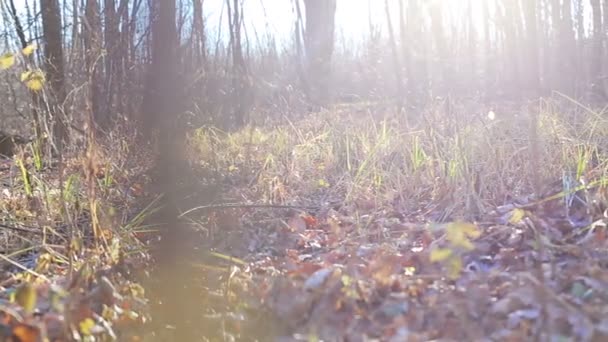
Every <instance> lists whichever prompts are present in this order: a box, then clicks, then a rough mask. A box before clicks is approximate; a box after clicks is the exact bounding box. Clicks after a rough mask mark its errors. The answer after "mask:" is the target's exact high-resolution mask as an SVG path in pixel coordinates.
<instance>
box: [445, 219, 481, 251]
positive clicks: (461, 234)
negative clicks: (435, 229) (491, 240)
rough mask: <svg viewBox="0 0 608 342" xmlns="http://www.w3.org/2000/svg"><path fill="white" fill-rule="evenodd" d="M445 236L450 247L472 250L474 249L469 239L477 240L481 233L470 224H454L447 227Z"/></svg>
mask: <svg viewBox="0 0 608 342" xmlns="http://www.w3.org/2000/svg"><path fill="white" fill-rule="evenodd" d="M446 235H447V239H448V241H450V243H451V244H452V246H454V247H462V248H464V249H467V250H472V249H474V248H475V247H474V246H473V244H472V243H471V241H470V240H469V239H476V238H478V237H479V236H480V235H481V232H480V231H479V229H477V226H475V225H474V224H472V223H464V222H454V223H450V224H449V225H448V227H447V232H446Z"/></svg>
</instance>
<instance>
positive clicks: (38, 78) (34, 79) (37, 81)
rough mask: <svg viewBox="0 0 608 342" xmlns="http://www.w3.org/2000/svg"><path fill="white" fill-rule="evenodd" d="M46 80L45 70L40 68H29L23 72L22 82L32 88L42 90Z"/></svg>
mask: <svg viewBox="0 0 608 342" xmlns="http://www.w3.org/2000/svg"><path fill="white" fill-rule="evenodd" d="M45 81H46V78H45V76H44V72H42V70H40V69H36V70H27V71H24V72H23V73H21V82H23V83H25V85H26V86H27V87H28V88H29V89H30V90H33V91H40V90H42V87H43V86H44V82H45Z"/></svg>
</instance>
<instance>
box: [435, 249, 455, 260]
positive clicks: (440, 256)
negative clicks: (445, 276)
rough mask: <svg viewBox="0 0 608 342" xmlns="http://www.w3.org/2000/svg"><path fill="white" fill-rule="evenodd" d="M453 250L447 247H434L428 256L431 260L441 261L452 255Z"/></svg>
mask: <svg viewBox="0 0 608 342" xmlns="http://www.w3.org/2000/svg"><path fill="white" fill-rule="evenodd" d="M452 254H453V252H452V250H451V249H449V248H435V249H433V250H432V251H431V253H430V255H429V258H430V259H431V262H441V261H444V260H446V259H447V258H449V257H450V256H452Z"/></svg>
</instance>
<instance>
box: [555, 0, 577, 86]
mask: <svg viewBox="0 0 608 342" xmlns="http://www.w3.org/2000/svg"><path fill="white" fill-rule="evenodd" d="M560 37H561V39H562V44H561V45H562V46H563V50H562V51H563V53H564V54H565V56H564V59H563V66H564V70H563V71H562V78H563V80H562V84H563V91H564V92H565V93H566V94H568V95H570V96H574V95H575V93H576V82H577V81H576V79H577V75H576V70H577V68H578V67H577V63H576V37H575V33H574V22H573V20H572V2H571V1H564V2H563V4H562V22H561V25H560ZM556 56H558V55H556Z"/></svg>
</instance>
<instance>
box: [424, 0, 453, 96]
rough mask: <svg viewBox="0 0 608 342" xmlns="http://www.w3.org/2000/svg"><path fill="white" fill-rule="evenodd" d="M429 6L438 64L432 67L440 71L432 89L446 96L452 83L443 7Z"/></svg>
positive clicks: (436, 4) (433, 4) (436, 3)
mask: <svg viewBox="0 0 608 342" xmlns="http://www.w3.org/2000/svg"><path fill="white" fill-rule="evenodd" d="M429 6H430V8H429V11H430V17H431V18H430V19H431V30H432V34H433V41H434V43H435V49H436V52H437V56H438V63H436V64H435V65H434V68H437V70H440V75H439V77H436V79H434V80H433V88H434V89H437V90H440V94H443V95H448V94H447V92H448V89H449V85H450V83H451V82H452V72H451V70H452V68H451V66H450V65H449V64H450V63H449V62H448V61H447V51H448V50H447V42H446V39H445V32H444V28H443V22H444V20H443V7H442V5H441V4H439V3H438V2H432V3H431V4H430V5H429Z"/></svg>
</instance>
